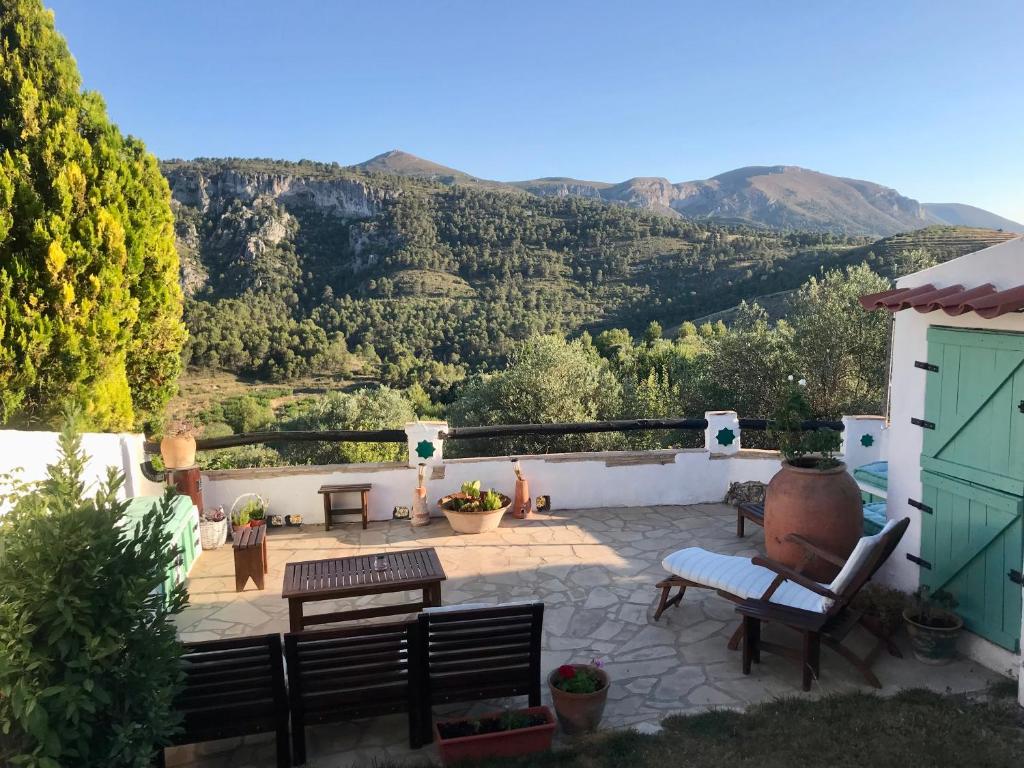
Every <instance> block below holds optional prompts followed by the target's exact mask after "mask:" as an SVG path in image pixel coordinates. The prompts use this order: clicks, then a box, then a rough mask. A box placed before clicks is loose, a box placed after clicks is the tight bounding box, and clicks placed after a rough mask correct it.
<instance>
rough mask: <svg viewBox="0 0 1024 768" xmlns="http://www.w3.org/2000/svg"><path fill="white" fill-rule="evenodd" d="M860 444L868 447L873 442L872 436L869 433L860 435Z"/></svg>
mask: <svg viewBox="0 0 1024 768" xmlns="http://www.w3.org/2000/svg"><path fill="white" fill-rule="evenodd" d="M860 444H861V445H863V446H864V447H865V448H870V447H871V446H872V445H874V444H875V438H873V437H872V436H871V435H861V436H860Z"/></svg>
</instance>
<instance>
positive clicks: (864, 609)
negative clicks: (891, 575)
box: [851, 584, 908, 638]
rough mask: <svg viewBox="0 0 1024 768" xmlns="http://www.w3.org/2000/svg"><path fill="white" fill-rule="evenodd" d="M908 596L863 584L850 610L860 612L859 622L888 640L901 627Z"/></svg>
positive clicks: (881, 586) (883, 587)
mask: <svg viewBox="0 0 1024 768" xmlns="http://www.w3.org/2000/svg"><path fill="white" fill-rule="evenodd" d="M907 605H908V595H907V594H906V593H904V592H901V591H900V590H898V589H893V588H892V587H886V586H884V585H882V584H865V585H864V587H863V588H862V589H861V590H860V591H859V592H858V593H857V594H856V596H855V597H854V598H853V603H852V606H851V607H852V608H854V610H857V611H860V612H861V622H862V623H864V624H866V625H868V626H870V627H871V628H872V629H873V630H875V631H876V632H877V634H879V635H881V636H882V637H885V638H890V637H892V636H893V635H894V634H896V632H897V631H898V630H899V628H900V627H902V626H903V611H904V609H906V607H907Z"/></svg>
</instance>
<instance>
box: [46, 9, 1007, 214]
mask: <svg viewBox="0 0 1024 768" xmlns="http://www.w3.org/2000/svg"><path fill="white" fill-rule="evenodd" d="M44 2H46V4H47V5H48V7H50V8H52V9H53V10H54V12H55V14H56V23H57V29H58V30H59V31H60V32H61V33H62V34H63V35H64V36H65V37H66V38H67V40H68V44H69V47H70V49H71V52H72V53H73V54H74V56H75V58H76V60H77V61H78V65H79V68H80V70H81V73H82V78H83V82H84V85H85V87H86V88H88V89H90V90H96V91H99V92H100V93H101V94H102V95H103V96H104V98H105V99H106V102H107V105H108V108H109V112H110V115H111V117H112V119H113V120H114V121H115V122H117V123H118V124H119V125H120V127H121V128H122V130H124V131H126V132H128V133H131V134H133V135H135V136H138V137H140V138H141V139H142V140H143V141H145V142H146V144H147V145H148V147H149V148H150V149H151V150H152V151H153V152H154V153H156V154H157V155H158V156H159V157H162V158H172V157H178V158H192V157H218V156H233V157H271V158H281V159H289V160H298V159H301V158H306V159H311V160H321V161H328V162H329V161H337V162H339V163H341V164H343V165H348V164H353V163H358V162H361V161H363V160H366V159H368V158H370V157H371V156H373V155H376V154H379V153H381V152H385V151H387V150H390V149H403V150H405V151H407V152H411V153H413V154H416V155H420V156H421V157H426V158H428V159H430V160H433V161H435V162H439V163H442V164H444V165H448V166H452V167H454V168H458V169H460V170H463V171H466V172H467V173H470V174H473V175H475V176H479V177H483V178H490V179H498V180H503V181H510V180H520V179H530V178H537V177H541V176H572V177H575V178H580V179H590V180H600V181H612V182H617V181H622V180H625V179H627V178H631V177H633V176H664V177H667V178H668V179H670V180H671V181H673V182H678V181H686V180H691V179H701V178H707V177H709V176H713V175H715V174H718V173H722V172H724V171H727V170H731V169H733V168H737V167H740V166H745V165H775V164H787V165H800V166H803V167H806V168H812V169H814V170H818V171H823V172H825V173H831V174H835V175H840V176H849V177H854V178H860V179H868V180H870V181H874V182H878V183H880V184H884V185H887V186H890V187H894V188H895V189H897V190H899V191H900V192H901V193H903V194H905V195H909V196H910V197H913V198H916V199H918V200H920V201H922V202H958V203H969V204H972V205H977V206H980V207H982V208H986V209H988V210H991V211H994V212H996V213H999V214H1001V215H1003V216H1008V217H1010V218H1012V219H1015V220H1017V221H1024V98H1022V90H1024V54H1022V51H1024V38H1022V37H1021V30H1022V29H1024V2H1021V0H974V1H973V2H947V1H946V0H930V1H929V2H918V1H917V0H886V1H885V2H875V0H857V1H856V2H854V1H853V0H850V1H847V2H827V1H826V2H822V1H821V0H816V2H803V1H802V0H787V1H785V2H784V1H783V0H749V1H747V2H738V1H737V2H729V1H728V0H723V1H722V2H696V0H675V1H674V2H640V1H631V2H621V0H618V1H611V0H609V1H608V2H604V0H589V1H588V2H577V1H576V0H546V2H533V0H514V1H513V2H487V1H481V0H464V1H462V2H443V1H441V0H437V1H434V2H431V1H430V0H420V1H419V2H413V1H412V0H409V1H408V2H392V1H391V0H366V1H364V2H355V1H353V2H341V1H340V0H288V1H287V2H281V1H280V0H244V1H243V0H201V1H197V0H174V2H144V1H142V0H44Z"/></svg>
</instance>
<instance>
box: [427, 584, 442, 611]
mask: <svg viewBox="0 0 1024 768" xmlns="http://www.w3.org/2000/svg"><path fill="white" fill-rule="evenodd" d="M439 605H441V582H437V583H436V584H430V585H428V586H426V587H424V588H423V606H424V607H425V608H436V607H437V606H439Z"/></svg>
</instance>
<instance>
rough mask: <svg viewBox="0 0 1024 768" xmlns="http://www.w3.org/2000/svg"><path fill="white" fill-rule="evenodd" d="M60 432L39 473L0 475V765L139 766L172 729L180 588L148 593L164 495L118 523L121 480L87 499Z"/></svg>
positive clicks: (157, 574)
mask: <svg viewBox="0 0 1024 768" xmlns="http://www.w3.org/2000/svg"><path fill="white" fill-rule="evenodd" d="M85 463H86V458H85V455H84V454H83V452H82V451H81V450H80V440H79V438H78V437H77V436H76V435H75V434H74V432H73V430H72V429H70V428H65V430H64V432H63V433H62V434H61V437H60V458H59V459H58V461H57V462H56V463H55V464H54V465H52V466H51V467H50V468H49V475H48V477H47V479H46V480H43V481H41V482H39V483H22V482H20V481H17V480H16V479H13V478H10V477H8V478H5V480H6V485H7V486H8V487H9V492H7V493H5V494H4V495H3V496H2V497H0V504H3V505H10V509H9V511H8V512H7V514H6V515H4V516H3V517H2V518H0V584H2V585H3V591H2V594H0V724H2V728H3V736H2V737H0V764H3V765H26V766H37V767H38V768H60V767H61V766H76V768H100V767H101V766H102V767H103V768H108V767H115V766H116V767H117V768H120V767H122V766H123V767H125V768H128V767H130V768H144V767H145V766H148V765H150V761H151V759H152V756H153V752H154V749H155V748H157V747H158V746H160V745H162V744H164V743H166V742H167V741H168V739H169V737H170V736H171V735H172V733H173V731H174V729H175V727H176V725H177V720H176V715H175V714H174V711H173V709H172V706H171V704H172V699H173V697H174V695H175V693H176V690H177V687H178V684H179V674H180V673H179V668H178V655H179V651H180V646H179V643H178V641H177V640H176V637H175V630H174V626H173V624H172V623H171V616H172V615H173V614H176V613H179V612H180V611H181V610H182V608H183V607H184V605H185V601H186V594H185V591H184V588H183V587H181V586H179V587H177V588H175V589H174V590H173V591H172V592H171V594H169V595H167V596H166V600H165V598H164V596H162V595H160V594H159V593H158V592H157V591H156V590H157V589H158V588H159V587H160V586H161V585H162V584H163V582H164V578H165V576H166V572H167V570H168V568H169V567H170V566H171V564H172V562H173V561H174V558H175V551H174V550H173V548H171V546H170V536H169V534H167V533H165V532H164V530H163V527H162V523H163V521H164V519H166V517H167V516H168V515H169V514H170V513H171V512H170V510H171V506H170V498H169V497H168V498H165V499H164V500H163V501H162V503H161V504H159V505H157V506H154V509H153V510H152V511H151V512H149V513H148V514H147V515H146V517H145V518H144V520H143V521H142V522H141V523H140V524H138V525H137V526H136V527H135V529H134V530H131V529H128V528H125V527H123V516H124V512H125V509H126V507H127V502H125V501H119V500H118V499H117V493H118V491H119V489H120V487H121V484H122V482H123V477H122V476H121V475H119V474H118V473H117V472H115V471H114V470H113V468H111V470H110V471H109V472H108V475H107V478H106V480H105V481H103V482H101V483H100V484H99V486H98V488H97V489H96V491H95V494H94V495H93V496H92V497H87V496H86V489H85V485H84V483H83V482H82V480H81V475H82V472H83V469H84V467H85Z"/></svg>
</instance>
